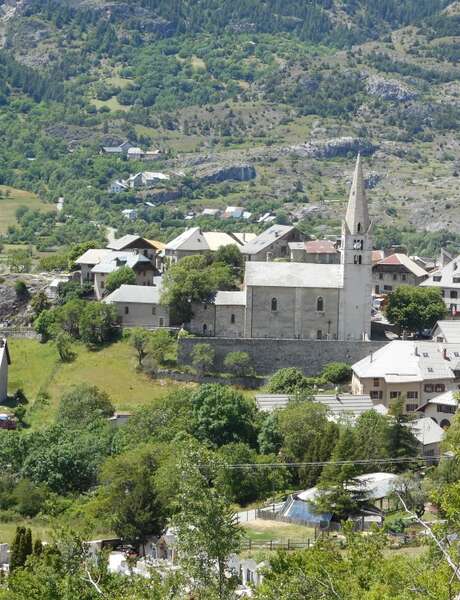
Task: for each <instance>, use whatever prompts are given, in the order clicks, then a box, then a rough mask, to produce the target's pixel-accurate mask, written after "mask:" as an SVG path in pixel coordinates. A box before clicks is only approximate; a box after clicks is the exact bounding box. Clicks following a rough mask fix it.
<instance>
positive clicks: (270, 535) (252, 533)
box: [241, 519, 315, 543]
mask: <svg viewBox="0 0 460 600" xmlns="http://www.w3.org/2000/svg"><path fill="white" fill-rule="evenodd" d="M241 526H242V527H243V529H244V532H245V534H246V536H247V538H248V539H250V540H251V541H253V542H269V541H270V540H272V541H277V542H283V543H287V541H288V540H295V541H306V540H307V539H308V538H310V539H313V538H314V536H315V532H314V530H313V528H311V527H305V526H303V525H294V524H291V523H282V522H280V521H265V520H263V519H256V520H255V521H248V522H247V523H241Z"/></svg>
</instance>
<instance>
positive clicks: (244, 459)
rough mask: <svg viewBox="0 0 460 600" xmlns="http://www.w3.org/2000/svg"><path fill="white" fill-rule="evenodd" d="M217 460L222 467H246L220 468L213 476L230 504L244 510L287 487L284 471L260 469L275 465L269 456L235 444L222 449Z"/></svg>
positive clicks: (243, 445) (241, 444) (285, 471)
mask: <svg viewBox="0 0 460 600" xmlns="http://www.w3.org/2000/svg"><path fill="white" fill-rule="evenodd" d="M219 456H220V457H221V459H222V460H223V462H224V465H226V464H228V465H239V464H241V465H246V466H244V467H241V468H225V466H224V468H222V469H221V470H220V471H219V474H218V476H217V481H218V485H219V486H220V487H222V489H223V490H224V491H225V494H226V496H227V497H228V498H229V499H230V500H231V501H232V502H237V503H238V504H240V505H243V506H244V505H245V504H248V503H249V502H254V501H255V500H266V499H267V498H268V497H269V496H272V495H273V494H274V493H276V492H277V491H280V490H285V489H286V487H287V482H288V480H289V473H288V471H287V468H284V469H283V468H281V466H280V468H275V469H273V468H263V465H264V464H272V463H276V462H279V459H277V457H276V456H275V455H273V454H268V455H264V456H261V455H259V454H257V452H256V451H255V450H254V449H253V448H250V447H249V446H248V445H247V444H243V443H241V442H238V443H233V444H227V445H226V446H222V447H221V448H220V449H219ZM249 465H254V468H253V469H251V468H250V467H249ZM259 467H260V468H259Z"/></svg>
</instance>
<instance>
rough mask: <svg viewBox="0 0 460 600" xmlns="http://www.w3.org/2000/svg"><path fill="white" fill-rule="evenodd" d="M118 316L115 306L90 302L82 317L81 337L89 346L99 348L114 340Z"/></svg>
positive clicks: (80, 324)
mask: <svg viewBox="0 0 460 600" xmlns="http://www.w3.org/2000/svg"><path fill="white" fill-rule="evenodd" d="M116 325H117V314H116V309H115V307H114V306H111V305H110V304H104V303H103V302H88V303H87V304H86V305H85V308H84V310H83V312H82V314H81V316H80V320H79V330H80V337H81V339H82V340H83V342H85V344H87V345H88V346H99V345H101V344H104V343H105V342H108V341H110V340H111V339H113V337H114V335H115V332H116Z"/></svg>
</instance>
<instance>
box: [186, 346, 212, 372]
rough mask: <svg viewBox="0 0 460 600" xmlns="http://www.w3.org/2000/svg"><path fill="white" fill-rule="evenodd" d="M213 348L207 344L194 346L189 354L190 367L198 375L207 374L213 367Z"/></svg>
mask: <svg viewBox="0 0 460 600" xmlns="http://www.w3.org/2000/svg"><path fill="white" fill-rule="evenodd" d="M214 355H215V352H214V348H212V347H211V346H210V345H209V344H196V346H194V347H193V350H192V352H191V357H192V365H193V366H194V367H195V369H196V370H197V371H198V373H201V374H204V373H208V372H209V371H210V370H211V369H212V367H213V365H214Z"/></svg>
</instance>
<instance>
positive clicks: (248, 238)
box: [232, 231, 257, 244]
mask: <svg viewBox="0 0 460 600" xmlns="http://www.w3.org/2000/svg"><path fill="white" fill-rule="evenodd" d="M232 235H233V237H235V238H236V239H237V240H238V241H239V243H240V244H247V243H248V242H252V240H255V239H256V237H257V234H255V233H248V232H246V231H241V232H240V231H236V232H233V233H232Z"/></svg>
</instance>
